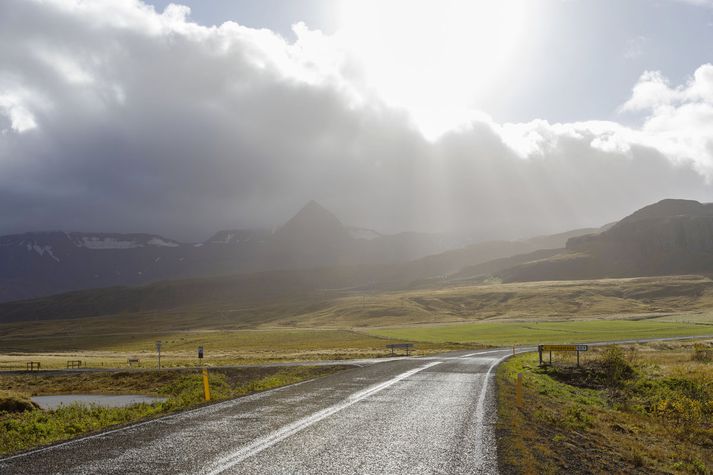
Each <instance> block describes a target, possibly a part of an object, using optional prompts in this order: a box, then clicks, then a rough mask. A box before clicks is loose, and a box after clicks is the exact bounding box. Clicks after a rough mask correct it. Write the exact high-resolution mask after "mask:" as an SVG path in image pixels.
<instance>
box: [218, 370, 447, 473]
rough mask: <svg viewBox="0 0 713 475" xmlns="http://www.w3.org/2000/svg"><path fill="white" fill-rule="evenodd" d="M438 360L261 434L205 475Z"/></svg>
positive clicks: (223, 459)
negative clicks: (261, 435) (270, 431)
mask: <svg viewBox="0 0 713 475" xmlns="http://www.w3.org/2000/svg"><path fill="white" fill-rule="evenodd" d="M440 363H441V362H440V361H435V362H433V363H428V364H426V365H424V366H420V367H418V368H415V369H412V370H410V371H406V372H405V373H401V374H400V375H398V376H396V377H394V378H392V379H390V380H388V381H385V382H383V383H380V384H377V385H375V386H371V387H369V388H367V389H365V390H363V391H359V392H357V393H354V394H352V395H351V396H349V397H348V398H347V399H345V400H344V401H342V402H340V403H338V404H335V405H333V406H330V407H328V408H326V409H322V410H321V411H317V412H315V413H314V414H312V415H309V416H307V417H304V418H302V419H300V420H298V421H295V422H293V423H292V424H288V425H286V426H284V427H281V428H280V429H277V430H276V431H274V432H272V433H270V434H268V435H266V436H263V437H261V438H259V439H257V440H255V441H254V442H252V443H250V444H248V445H246V446H245V447H242V448H240V449H238V450H236V451H235V452H233V453H232V454H230V455H228V456H226V457H223V458H222V459H220V460H218V461H216V462H214V463H213V465H212V467H211V468H210V469H209V470H208V471H207V472H205V473H206V475H218V474H220V473H223V472H224V471H226V470H228V469H230V468H231V467H234V466H235V465H237V464H239V463H240V462H242V461H243V460H245V459H247V458H249V457H252V456H253V455H256V454H258V453H260V452H262V451H263V450H265V449H268V448H270V447H272V446H273V445H275V444H277V443H278V442H280V441H282V440H284V439H287V438H288V437H290V436H292V435H294V434H296V433H297V432H300V431H301V430H303V429H306V428H307V427H309V426H311V425H313V424H315V423H317V422H319V421H321V420H322V419H325V418H327V417H329V416H331V415H334V414H336V413H337V412H339V411H341V410H343V409H346V408H348V407H350V406H352V405H354V404H356V403H358V402H359V401H362V400H364V399H366V398H368V397H369V396H373V395H374V394H376V393H378V392H380V391H383V390H384V389H386V388H388V387H389V386H392V385H394V384H396V383H398V382H399V381H401V380H403V379H406V378H408V377H409V376H413V375H414V374H416V373H418V372H420V371H423V370H424V369H428V368H430V367H432V366H435V365H437V364H440Z"/></svg>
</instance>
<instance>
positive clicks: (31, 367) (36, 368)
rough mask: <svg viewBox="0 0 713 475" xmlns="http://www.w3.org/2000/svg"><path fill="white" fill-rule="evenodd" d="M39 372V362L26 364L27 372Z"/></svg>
mask: <svg viewBox="0 0 713 475" xmlns="http://www.w3.org/2000/svg"><path fill="white" fill-rule="evenodd" d="M39 370H40V362H39V361H28V362H27V371H39Z"/></svg>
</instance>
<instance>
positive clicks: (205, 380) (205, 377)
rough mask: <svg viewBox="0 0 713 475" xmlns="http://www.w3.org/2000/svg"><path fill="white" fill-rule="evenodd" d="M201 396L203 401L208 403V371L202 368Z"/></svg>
mask: <svg viewBox="0 0 713 475" xmlns="http://www.w3.org/2000/svg"><path fill="white" fill-rule="evenodd" d="M203 394H204V395H205V400H206V401H210V385H209V384H208V369H207V368H203Z"/></svg>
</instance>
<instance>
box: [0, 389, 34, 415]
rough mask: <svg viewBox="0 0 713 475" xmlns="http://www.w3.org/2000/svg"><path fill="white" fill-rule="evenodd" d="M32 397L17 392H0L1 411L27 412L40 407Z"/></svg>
mask: <svg viewBox="0 0 713 475" xmlns="http://www.w3.org/2000/svg"><path fill="white" fill-rule="evenodd" d="M38 408H39V406H38V405H37V404H35V403H34V402H32V401H31V400H30V399H28V398H26V397H25V396H22V395H20V394H16V393H10V392H0V412H25V411H33V410H35V409H38Z"/></svg>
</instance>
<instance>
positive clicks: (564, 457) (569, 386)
mask: <svg viewBox="0 0 713 475" xmlns="http://www.w3.org/2000/svg"><path fill="white" fill-rule="evenodd" d="M697 345H698V351H700V350H701V349H710V348H713V343H712V342H708V343H697ZM696 351H697V350H696V347H695V346H694V344H692V343H679V344H674V343H667V344H665V345H662V344H654V345H633V346H629V347H604V348H595V349H593V351H590V352H591V353H594V354H593V355H590V356H589V357H588V359H587V362H586V363H585V364H584V365H583V367H582V368H580V369H577V368H575V367H574V360H573V359H572V357H571V356H567V355H565V354H557V355H556V358H555V360H556V361H558V362H559V366H555V367H553V368H546V369H543V368H539V367H538V366H537V354H536V353H528V354H524V355H518V356H515V357H512V358H510V359H508V360H507V361H505V362H504V363H503V364H502V365H500V366H499V368H498V371H497V394H498V426H497V433H498V457H499V463H500V470H501V473H505V474H508V473H524V474H529V473H532V474H535V473H537V474H539V473H568V474H579V473H582V474H584V473H602V474H604V473H692V474H708V473H711V472H712V471H713V371H712V370H713V366H711V363H709V362H700V361H697V360H696V359H695V358H696V354H697V353H696ZM518 373H522V374H523V376H524V378H523V381H524V384H523V396H524V397H523V405H522V407H518V406H517V405H516V401H515V380H516V377H517V374H518Z"/></svg>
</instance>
